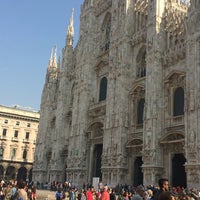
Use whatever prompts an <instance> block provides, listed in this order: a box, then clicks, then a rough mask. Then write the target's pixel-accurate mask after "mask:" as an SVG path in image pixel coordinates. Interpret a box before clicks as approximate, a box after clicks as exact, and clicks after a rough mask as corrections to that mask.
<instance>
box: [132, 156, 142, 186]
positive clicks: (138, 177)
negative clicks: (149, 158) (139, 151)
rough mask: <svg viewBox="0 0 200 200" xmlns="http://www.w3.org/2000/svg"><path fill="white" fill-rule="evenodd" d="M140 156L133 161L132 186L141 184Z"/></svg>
mask: <svg viewBox="0 0 200 200" xmlns="http://www.w3.org/2000/svg"><path fill="white" fill-rule="evenodd" d="M142 164H143V161H142V156H139V157H137V158H136V159H135V162H134V173H133V183H134V186H138V185H141V184H142V185H143V173H142Z"/></svg>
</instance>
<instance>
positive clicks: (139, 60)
mask: <svg viewBox="0 0 200 200" xmlns="http://www.w3.org/2000/svg"><path fill="white" fill-rule="evenodd" d="M73 23H74V22H73V12H72V17H71V19H70V23H69V26H68V30H67V36H66V44H65V47H64V48H63V51H62V61H59V59H58V61H57V58H56V57H57V56H56V51H55V50H54V51H53V53H52V55H51V58H50V61H49V65H48V68H47V74H46V80H45V85H44V89H43V93H42V98H41V108H40V123H39V132H38V138H37V143H36V152H35V163H34V166H33V180H34V181H39V182H43V183H44V182H51V181H72V182H73V184H75V185H82V184H83V183H91V182H92V180H93V177H99V179H100V180H102V182H103V183H107V184H110V185H111V186H115V185H116V184H118V183H119V184H125V183H126V184H131V185H139V184H143V185H149V184H155V185H156V184H157V181H158V179H159V178H161V177H165V178H168V179H169V182H170V185H172V186H178V185H179V186H183V187H186V186H187V187H189V188H191V187H197V186H199V184H200V179H199V176H200V148H199V147H200V1H199V0H190V2H189V1H187V0H85V1H84V2H83V5H82V6H81V16H80V36H79V40H78V43H77V45H76V47H75V48H73V39H74V28H73Z"/></svg>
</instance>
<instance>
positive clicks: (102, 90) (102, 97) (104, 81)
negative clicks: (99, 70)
mask: <svg viewBox="0 0 200 200" xmlns="http://www.w3.org/2000/svg"><path fill="white" fill-rule="evenodd" d="M106 95H107V78H106V77H103V78H102V79H101V82H100V90H99V101H103V100H105V99H106Z"/></svg>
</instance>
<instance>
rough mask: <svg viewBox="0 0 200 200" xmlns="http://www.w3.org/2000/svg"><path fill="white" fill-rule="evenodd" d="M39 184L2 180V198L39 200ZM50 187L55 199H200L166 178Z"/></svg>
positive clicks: (198, 191) (194, 190) (0, 186)
mask: <svg viewBox="0 0 200 200" xmlns="http://www.w3.org/2000/svg"><path fill="white" fill-rule="evenodd" d="M37 186H38V184H36V185H35V184H34V183H33V182H31V183H26V182H24V181H18V182H17V181H14V180H11V181H8V182H5V181H3V180H0V200H36V199H37V196H36V189H37ZM48 188H49V189H50V190H51V191H55V200H200V190H198V189H186V188H182V187H169V182H168V180H167V179H165V178H162V179H160V180H159V181H158V186H152V185H149V186H147V187H144V186H143V185H139V186H137V187H133V186H130V185H119V184H118V185H116V186H115V187H109V186H108V185H106V184H105V185H103V183H99V185H98V186H97V187H93V186H91V185H89V184H87V185H85V184H84V185H83V186H82V188H77V187H75V186H74V185H72V184H71V183H70V182H64V183H60V182H52V183H51V184H50V185H49V187H48ZM39 189H40V188H39ZM45 189H46V188H45Z"/></svg>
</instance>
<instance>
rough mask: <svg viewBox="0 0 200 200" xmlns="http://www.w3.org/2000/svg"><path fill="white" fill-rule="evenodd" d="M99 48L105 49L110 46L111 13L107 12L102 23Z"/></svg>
mask: <svg viewBox="0 0 200 200" xmlns="http://www.w3.org/2000/svg"><path fill="white" fill-rule="evenodd" d="M101 29H102V30H101V31H102V33H101V34H102V35H101V38H102V42H101V50H103V51H107V50H108V49H109V47H110V31H111V14H110V13H107V14H106V16H105V18H104V21H103V24H102V28H101Z"/></svg>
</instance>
